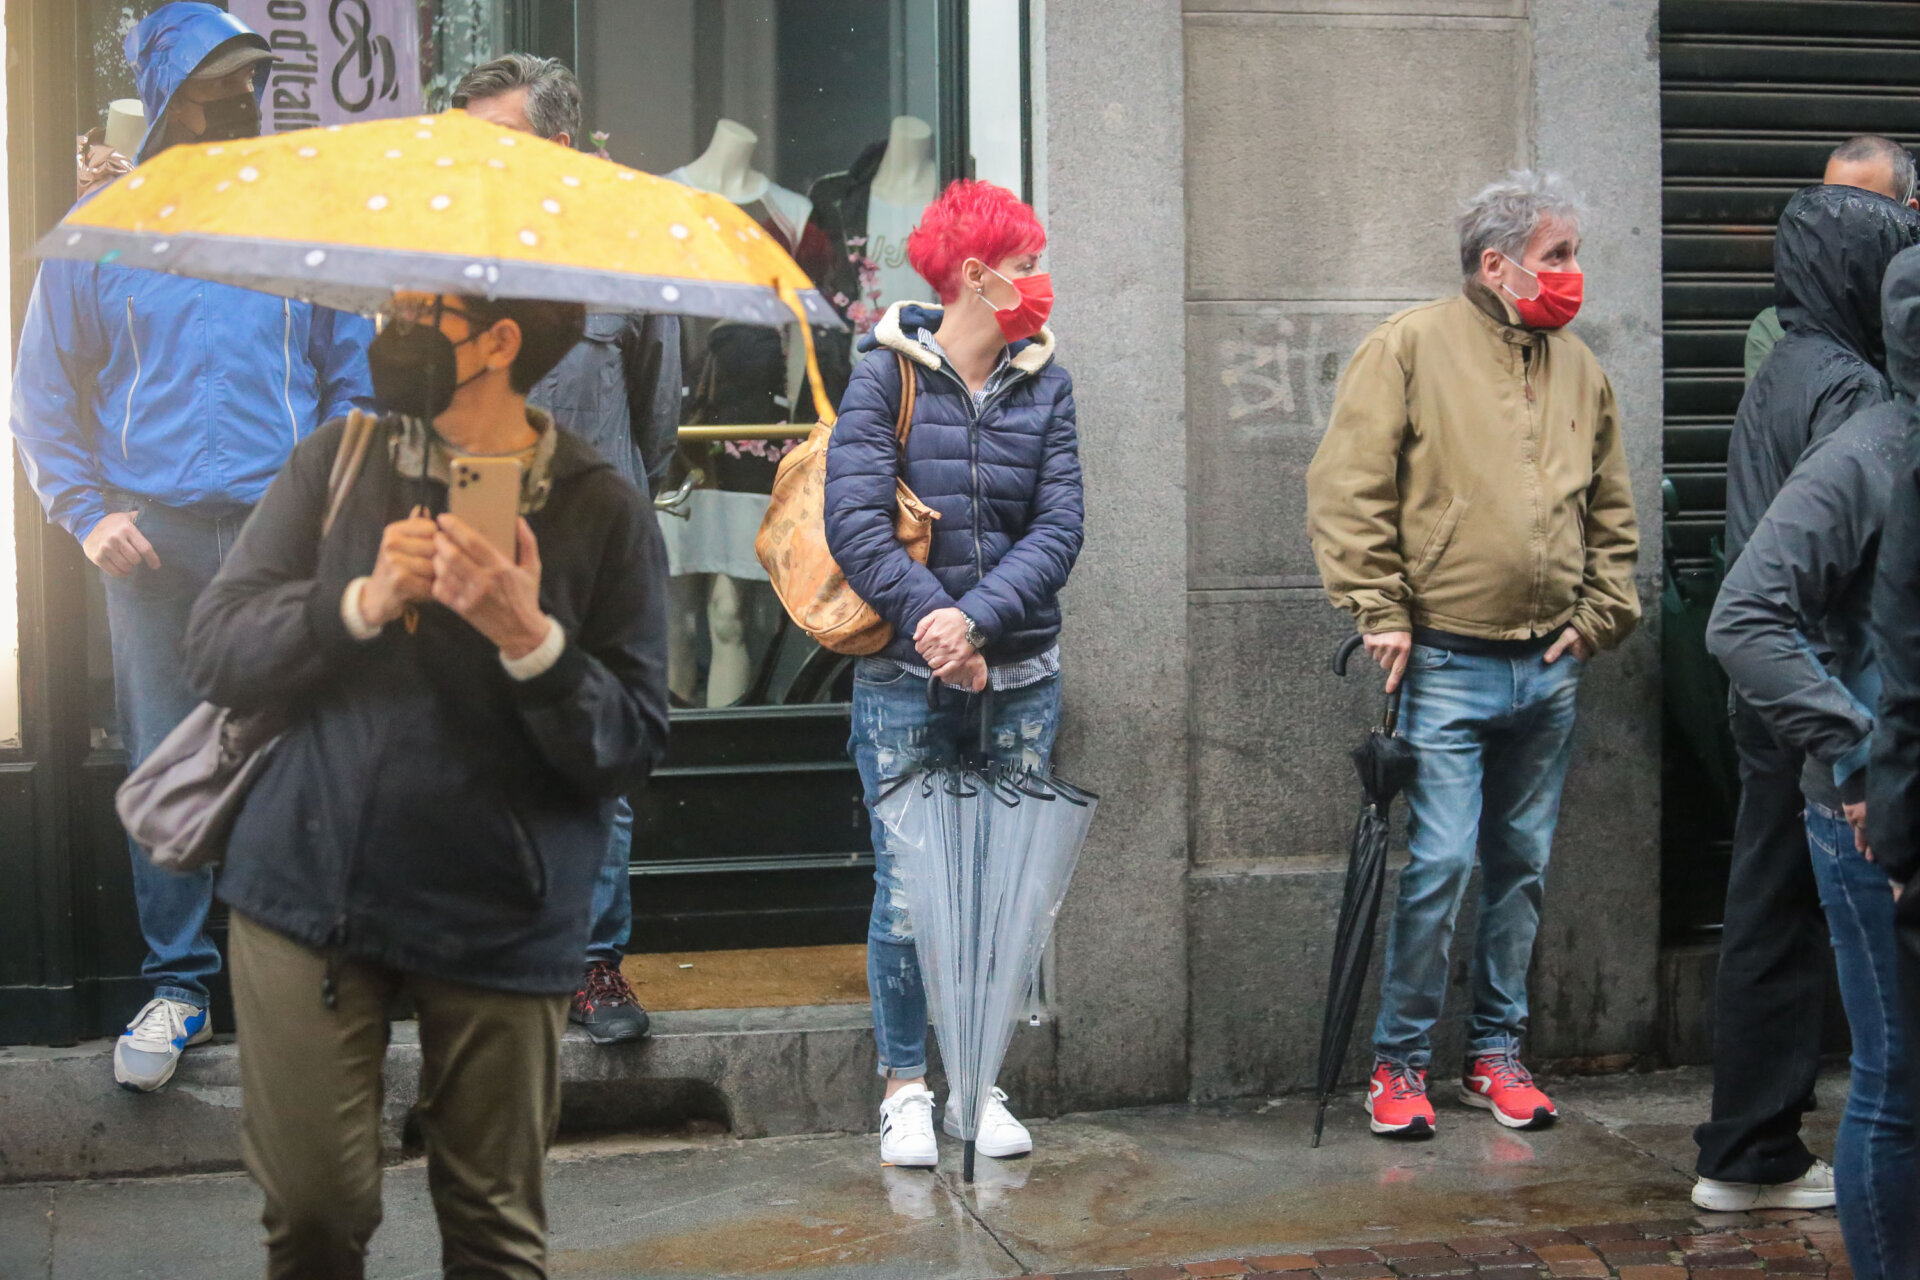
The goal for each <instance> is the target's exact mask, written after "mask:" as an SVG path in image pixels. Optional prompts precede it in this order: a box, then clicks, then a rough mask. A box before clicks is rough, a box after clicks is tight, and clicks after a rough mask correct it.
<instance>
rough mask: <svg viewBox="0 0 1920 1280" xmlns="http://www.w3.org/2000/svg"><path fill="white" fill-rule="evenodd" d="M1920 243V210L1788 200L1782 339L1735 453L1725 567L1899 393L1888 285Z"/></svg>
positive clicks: (1838, 199) (1847, 192) (1730, 456)
mask: <svg viewBox="0 0 1920 1280" xmlns="http://www.w3.org/2000/svg"><path fill="white" fill-rule="evenodd" d="M1916 243H1920V213H1916V212H1915V211H1914V210H1912V209H1909V208H1907V207H1906V206H1905V205H1903V204H1901V203H1899V202H1898V201H1895V200H1891V199H1888V198H1887V197H1886V196H1883V195H1879V194H1877V193H1876V192H1872V191H1863V190H1861V189H1860V188H1858V187H1829V186H1818V187H1808V188H1806V189H1805V190H1803V191H1800V192H1799V193H1797V194H1796V195H1795V196H1794V197H1793V199H1791V200H1789V201H1788V202H1787V208H1786V211H1785V212H1784V213H1782V214H1781V215H1780V226H1779V229H1778V231H1777V233H1776V235H1775V238H1774V243H1773V272H1774V286H1773V287H1774V301H1775V304H1776V306H1777V307H1778V309H1779V314H1780V322H1781V324H1782V325H1783V326H1784V327H1785V330H1786V331H1785V333H1783V334H1782V335H1781V338H1780V341H1779V342H1777V343H1775V344H1774V348H1773V350H1772V351H1771V352H1770V353H1769V354H1768V356H1767V360H1766V363H1765V364H1764V365H1762V366H1761V368H1760V373H1759V376H1757V377H1756V378H1754V380H1753V381H1752V382H1751V383H1749V384H1748V385H1747V390H1746V394H1745V395H1744V396H1742V397H1741V400H1740V411H1739V413H1738V414H1737V415H1736V416H1735V418H1734V420H1733V438H1732V440H1731V441H1730V442H1729V444H1728V447H1727V543H1726V551H1727V563H1728V564H1729V565H1731V564H1732V563H1733V562H1734V561H1735V560H1736V559H1738V558H1739V555H1740V552H1741V549H1742V548H1744V547H1745V546H1746V544H1747V539H1748V537H1750V536H1751V535H1752V533H1753V527H1754V526H1755V525H1756V524H1758V523H1759V522H1760V517H1761V515H1762V514H1763V513H1764V512H1765V511H1766V509H1767V506H1768V504H1769V503H1771V502H1772V501H1773V497H1774V495H1775V494H1776V493H1778V492H1779V491H1780V486H1781V485H1782V484H1783V483H1785V481H1786V478H1787V475H1788V473H1789V472H1791V471H1792V470H1793V467H1794V464H1795V463H1796V462H1798V461H1799V460H1800V455H1801V454H1802V453H1805V452H1806V449H1807V446H1808V445H1809V444H1811V443H1812V442H1813V441H1814V440H1816V439H1818V438H1819V437H1821V436H1823V435H1825V434H1827V433H1828V432H1829V431H1831V430H1833V429H1834V428H1835V427H1837V426H1839V425H1840V424H1841V423H1842V422H1845V421H1846V420H1847V419H1848V418H1851V417H1852V416H1853V415H1854V414H1856V413H1858V412H1860V411H1861V410H1862V409H1867V408H1871V407H1872V406H1874V405H1876V404H1881V403H1884V402H1885V401H1886V400H1887V399H1888V398H1889V396H1890V395H1891V394H1892V393H1891V391H1890V390H1889V388H1888V386H1887V380H1886V376H1885V374H1884V372H1883V370H1884V368H1885V364H1886V353H1885V348H1884V346H1883V343H1882V338H1881V333H1880V282H1881V279H1882V277H1884V276H1885V275H1886V271H1887V264H1888V263H1890V262H1892V261H1893V258H1894V255H1895V254H1897V253H1899V252H1900V251H1901V250H1902V249H1905V248H1907V247H1908V246H1909V245H1912V244H1916Z"/></svg>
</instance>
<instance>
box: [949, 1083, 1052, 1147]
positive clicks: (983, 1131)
mask: <svg viewBox="0 0 1920 1280" xmlns="http://www.w3.org/2000/svg"><path fill="white" fill-rule="evenodd" d="M940 1127H941V1128H942V1129H945V1130H946V1131H947V1136H948V1137H949V1138H957V1137H959V1136H960V1106H959V1099H957V1098H955V1097H954V1096H953V1095H952V1094H951V1093H949V1094H948V1095H947V1114H946V1115H945V1117H943V1118H942V1120H941V1122H940ZM973 1149H974V1150H975V1151H978V1152H979V1153H980V1154H981V1155H983V1156H992V1157H993V1158H994V1159H995V1160H1005V1159H1007V1158H1008V1157H1010V1156H1024V1155H1027V1154H1028V1153H1030V1152H1031V1151H1032V1150H1033V1135H1032V1134H1030V1133H1028V1132H1027V1126H1025V1125H1023V1124H1021V1123H1020V1122H1019V1121H1018V1120H1015V1119H1014V1118H1013V1112H1011V1111H1009V1110H1007V1095H1006V1093H1005V1092H1004V1091H1003V1090H1000V1089H995V1090H994V1091H993V1094H992V1096H991V1097H989V1098H988V1099H987V1108H986V1111H985V1113H984V1114H983V1115H981V1117H980V1136H979V1137H978V1138H976V1139H974V1143H973Z"/></svg>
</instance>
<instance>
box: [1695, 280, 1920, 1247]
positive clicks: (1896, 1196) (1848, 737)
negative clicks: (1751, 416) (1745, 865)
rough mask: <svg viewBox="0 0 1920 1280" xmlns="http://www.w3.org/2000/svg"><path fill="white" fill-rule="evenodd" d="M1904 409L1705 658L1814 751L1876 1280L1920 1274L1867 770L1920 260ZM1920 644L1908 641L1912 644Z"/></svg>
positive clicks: (1901, 297)
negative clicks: (1875, 635) (1886, 543)
mask: <svg viewBox="0 0 1920 1280" xmlns="http://www.w3.org/2000/svg"><path fill="white" fill-rule="evenodd" d="M1883 298H1884V310H1885V320H1886V339H1887V372H1888V374H1889V380H1890V382H1891V383H1892V386H1893V390H1894V399H1893V400H1891V401H1889V402H1888V403H1886V404H1880V405H1875V406H1874V407H1873V408H1871V409H1868V410H1865V411H1864V412H1862V413H1858V414H1855V415H1854V416H1853V417H1851V418H1849V419H1847V420H1846V421H1845V422H1843V423H1842V424H1840V426H1838V427H1837V428H1835V429H1834V430H1833V431H1832V433H1830V434H1828V435H1826V436H1823V437H1821V438H1820V439H1818V440H1815V441H1814V442H1813V444H1812V445H1811V446H1810V447H1809V448H1808V450H1807V453H1806V455H1805V456H1804V457H1803V458H1801V460H1800V464H1799V465H1798V466H1796V467H1795V468H1794V469H1793V474H1792V475H1790V476H1788V477H1787V482H1786V484H1785V485H1783V486H1782V487H1781V489H1780V494H1779V496H1778V497H1776V498H1775V499H1774V500H1773V505H1772V506H1770V507H1768V508H1767V513H1766V515H1764V516H1762V517H1761V519H1760V523H1759V524H1758V525H1757V526H1756V527H1755V528H1754V531H1753V536H1752V538H1751V539H1750V540H1749V541H1748V543H1747V550H1746V553H1745V554H1743V555H1742V556H1741V557H1740V559H1739V562H1738V563H1736V564H1735V565H1734V567H1733V572H1732V573H1731V574H1729V575H1728V576H1727V581H1726V585H1725V586H1724V587H1722V588H1721V591H1720V599H1719V601H1718V603H1717V604H1716V605H1715V606H1714V611H1713V620H1712V622H1711V623H1710V624H1709V626H1708V629H1707V647H1708V649H1710V650H1711V651H1712V653H1713V655H1714V657H1716V658H1718V659H1719V660H1720V662H1721V665H1723V666H1724V667H1726V669H1727V675H1728V677H1729V678H1730V679H1731V680H1732V683H1733V687H1734V688H1735V689H1736V690H1737V691H1738V692H1739V694H1740V696H1741V697H1742V698H1744V699H1745V700H1746V703H1747V705H1748V706H1749V707H1751V708H1752V709H1753V710H1754V711H1755V712H1756V713H1757V714H1758V715H1759V716H1760V717H1761V718H1762V719H1763V720H1764V721H1765V722H1766V725H1767V727H1768V728H1769V729H1770V730H1772V732H1773V734H1774V735H1775V737H1777V738H1778V739H1779V740H1780V741H1781V742H1783V743H1785V744H1787V745H1788V746H1790V747H1792V748H1793V749H1795V750H1799V751H1804V752H1806V757H1807V763H1806V768H1805V770H1804V771H1803V773H1802V776H1801V782H1800V788H1801V793H1802V795H1803V796H1804V797H1805V799H1806V802H1807V809H1806V830H1807V843H1808V845H1809V846H1810V848H1811V852H1812V855H1813V856H1812V866H1813V874H1814V879H1815V881H1816V882H1817V883H1818V884H1819V886H1820V903H1821V905H1822V907H1823V908H1824V909H1825V912H1826V916H1827V922H1828V926H1829V932H1830V934H1831V935H1832V938H1833V954H1834V961H1835V964H1836V966H1837V968H1838V970H1839V975H1840V996H1841V1000H1842V1002H1843V1003H1844V1004H1845V1006H1846V1011H1847V1023H1848V1025H1849V1026H1850V1027H1851V1028H1852V1031H1853V1036H1852V1040H1853V1059H1852V1066H1853V1074H1852V1083H1851V1087H1850V1088H1849V1090H1848V1095H1847V1106H1846V1113H1845V1115H1844V1116H1843V1117H1842V1118H1841V1121H1840V1136H1839V1139H1838V1141H1837V1142H1836V1144H1835V1151H1834V1161H1833V1163H1834V1184H1835V1193H1836V1195H1837V1197H1838V1205H1839V1213H1840V1227H1841V1230H1842V1231H1843V1232H1844V1234H1845V1236H1846V1240H1847V1253H1848V1257H1849V1259H1850V1260H1851V1261H1852V1263H1853V1267H1854V1271H1855V1272H1856V1274H1858V1275H1859V1276H1860V1277H1861V1280H1892V1278H1894V1277H1912V1276H1920V1236H1916V1235H1915V1233H1914V1232H1913V1231H1912V1230H1910V1229H1909V1228H1910V1224H1911V1222H1912V1220H1913V1219H1912V1217H1911V1214H1910V1212H1909V1205H1908V1203H1907V1200H1908V1197H1909V1195H1910V1194H1911V1192H1912V1188H1913V1186H1914V1184H1915V1182H1916V1173H1917V1172H1920V1170H1916V1168H1915V1161H1914V1118H1913V1097H1914V1095H1913V1094H1912V1093H1911V1091H1910V1090H1909V1089H1908V1087H1907V1082H1906V1080H1905V1079H1904V1074H1905V1073H1904V1072H1903V1071H1902V1070H1901V1064H1902V1062H1903V1061H1904V1058H1905V1053H1906V1049H1905V1046H1906V1045H1907V1044H1908V1043H1911V1042H1910V1041H1908V1040H1907V1038H1906V1035H1905V1029H1904V1027H1903V1026H1902V1025H1901V1024H1902V1022H1903V1015H1902V1013H1901V1008H1900V1000H1899V982H1898V981H1897V980H1896V979H1895V976H1894V975H1895V972H1896V971H1897V969H1898V967H1899V966H1898V959H1897V949H1896V948H1897V944H1896V942H1895V937H1896V934H1895V928H1894V898H1893V894H1892V893H1891V892H1890V890H1889V887H1888V884H1887V875H1886V872H1885V871H1884V870H1883V869H1882V868H1880V867H1879V866H1877V865H1875V863H1874V862H1873V861H1872V860H1871V856H1870V855H1869V854H1868V853H1867V852H1866V842H1865V837H1864V833H1863V828H1864V826H1865V822H1866V816H1867V811H1868V806H1867V803H1866V801H1867V758H1868V751H1869V748H1870V746H1871V743H1872V735H1873V728H1874V716H1873V708H1874V705H1875V703H1876V702H1877V700H1878V697H1879V693H1880V686H1881V675H1880V660H1881V658H1882V657H1883V656H1884V650H1883V649H1882V647H1881V646H1880V645H1878V644H1876V643H1874V641H1873V639H1872V637H1871V635H1870V626H1869V623H1870V616H1871V602H1872V599H1873V594H1874V579H1875V576H1876V570H1877V563H1878V560H1879V554H1880V546H1881V538H1882V531H1883V529H1884V528H1885V525H1886V522H1887V511H1888V508H1889V506H1890V505H1891V504H1892V502H1893V496H1894V493H1895V490H1896V487H1897V483H1898V479H1899V473H1900V471H1901V470H1902V469H1903V467H1904V465H1905V463H1906V440H1907V431H1908V419H1909V418H1910V416H1911V414H1912V408H1913V397H1914V394H1915V392H1920V249H1909V250H1907V251H1906V252H1905V253H1902V254H1901V255H1900V256H1899V257H1897V258H1895V259H1894V261H1893V266H1892V267H1890V268H1889V269H1888V271H1887V278H1886V283H1885V286H1884V288H1883ZM1912 643H1913V642H1912V633H1911V632H1909V633H1908V634H1907V636H1906V637H1904V639H1898V640H1895V641H1894V644H1895V646H1896V647H1905V648H1911V647H1912Z"/></svg>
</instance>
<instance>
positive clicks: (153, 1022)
mask: <svg viewBox="0 0 1920 1280" xmlns="http://www.w3.org/2000/svg"><path fill="white" fill-rule="evenodd" d="M212 1035H213V1019H211V1018H209V1017H208V1016H207V1011H206V1010H205V1009H196V1008H195V1007H194V1006H192V1005H190V1004H186V1003H184V1002H183V1001H179V1000H167V999H154V1000H149V1001H148V1002H147V1007H146V1008H144V1009H142V1010H141V1011H140V1012H139V1013H138V1014H137V1015H135V1017H134V1019H133V1021H132V1022H129V1023H128V1024H127V1029H126V1032H125V1033H124V1034H122V1035H121V1037H120V1039H119V1040H118V1041H117V1042H115V1044H114V1046H113V1078H114V1079H115V1080H116V1081H118V1082H119V1083H120V1087H121V1088H123V1089H132V1090H134V1091H135V1092H138V1093H152V1092H153V1091H154V1090H155V1089H158V1088H159V1087H160V1086H161V1085H163V1084H165V1083H166V1082H167V1081H169V1080H171V1079H173V1069H174V1068H175V1067H177V1066H179V1065H180V1054H181V1052H182V1051H183V1050H185V1049H186V1048H187V1046H189V1045H196V1044H199V1043H201V1042H202V1041H204V1040H207V1039H210V1038H211V1037H212Z"/></svg>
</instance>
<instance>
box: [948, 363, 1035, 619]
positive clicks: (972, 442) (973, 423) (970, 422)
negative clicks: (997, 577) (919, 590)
mask: <svg viewBox="0 0 1920 1280" xmlns="http://www.w3.org/2000/svg"><path fill="white" fill-rule="evenodd" d="M940 372H942V373H944V374H946V375H947V376H948V377H949V378H952V379H953V380H954V381H955V382H957V383H959V384H960V394H961V395H963V396H965V397H966V398H967V469H968V471H969V473H970V474H971V475H972V478H973V584H974V585H975V586H979V585H980V583H981V582H982V581H983V580H984V579H985V578H986V576H987V555H986V551H985V550H984V549H983V548H982V547H981V545H980V419H981V418H982V417H984V416H985V415H986V412H987V408H988V406H990V405H992V404H993V402H994V401H995V400H997V399H999V398H1000V396H1001V395H1002V393H1004V392H1005V391H1006V390H1007V389H1008V388H1010V387H1014V386H1018V385H1019V384H1020V383H1021V382H1024V381H1025V380H1026V379H1028V378H1030V377H1032V376H1033V375H1032V374H1030V373H1022V374H1021V376H1020V378H1019V379H1017V380H1015V381H1013V382H1008V383H1004V384H1002V385H1001V386H1000V388H999V389H998V390H996V391H995V392H994V393H993V394H992V395H989V396H988V397H986V398H985V399H984V400H982V401H981V402H980V403H979V404H978V405H976V404H975V403H974V401H973V388H972V387H969V386H968V385H967V380H966V379H965V378H963V377H961V376H960V371H959V370H958V369H955V368H954V367H953V365H952V362H951V361H948V360H942V361H941V362H940ZM989 376H991V375H989Z"/></svg>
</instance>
